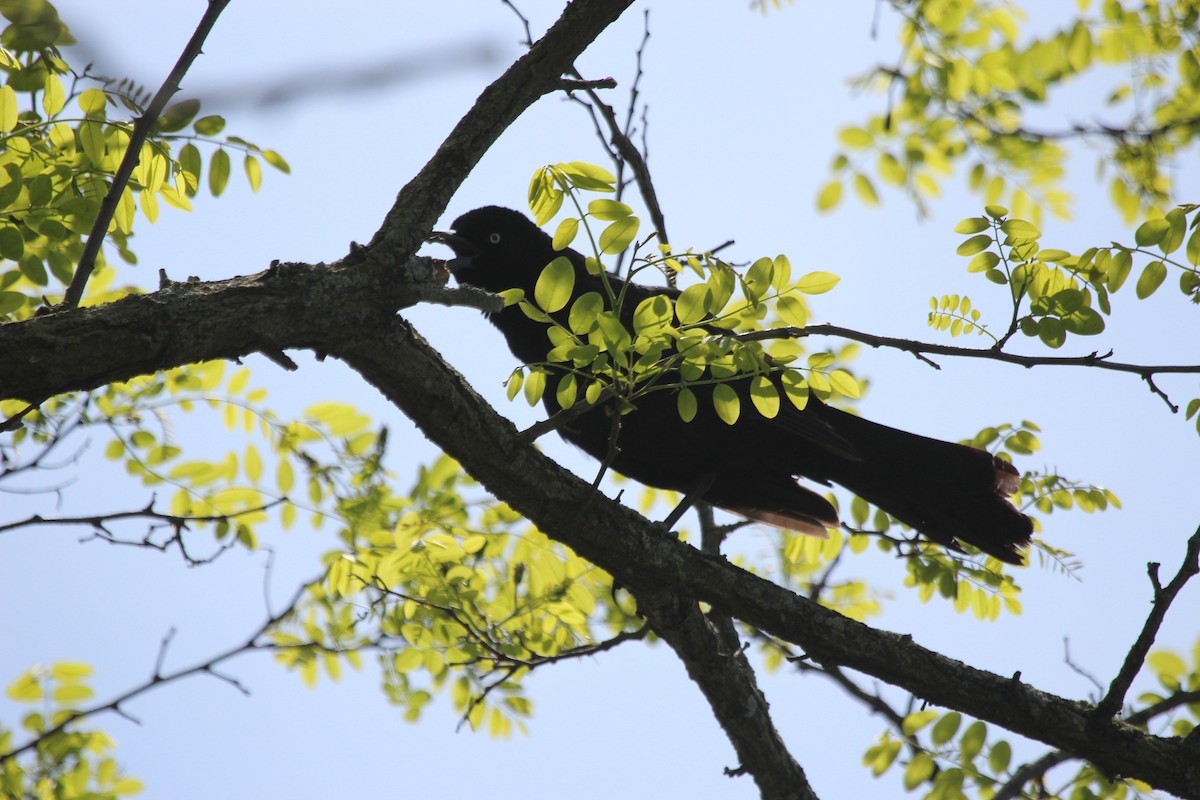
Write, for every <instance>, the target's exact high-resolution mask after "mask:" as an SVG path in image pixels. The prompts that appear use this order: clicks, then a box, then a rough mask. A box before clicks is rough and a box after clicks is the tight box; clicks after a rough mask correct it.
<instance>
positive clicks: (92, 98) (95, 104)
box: [78, 89, 108, 119]
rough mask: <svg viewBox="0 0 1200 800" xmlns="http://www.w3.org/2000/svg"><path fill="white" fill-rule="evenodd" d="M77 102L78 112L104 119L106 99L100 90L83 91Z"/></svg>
mask: <svg viewBox="0 0 1200 800" xmlns="http://www.w3.org/2000/svg"><path fill="white" fill-rule="evenodd" d="M78 102H79V108H80V110H81V111H83V113H84V114H86V115H87V116H89V117H94V118H97V119H104V113H105V109H106V106H107V104H108V98H107V97H106V96H105V94H104V92H103V91H101V90H100V89H84V90H83V92H82V93H81V94H80V95H79V100H78Z"/></svg>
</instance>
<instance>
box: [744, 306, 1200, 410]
mask: <svg viewBox="0 0 1200 800" xmlns="http://www.w3.org/2000/svg"><path fill="white" fill-rule="evenodd" d="M805 336H840V337H842V338H843V339H852V340H854V341H856V342H862V343H863V344H866V345H869V346H871V347H889V348H892V349H895V350H903V351H904V352H906V353H911V354H912V355H913V356H915V357H916V358H918V359H920V360H922V361H925V362H926V363H928V364H930V365H931V366H933V367H935V368H938V369H940V367H938V365H937V364H935V363H934V362H933V361H931V360H929V359H928V358H927V357H926V356H925V355H924V354H925V353H933V354H935V355H944V356H955V357H958V358H983V359H988V360H990V361H1002V362H1004V363H1006V364H1016V365H1017V366H1020V367H1025V368H1026V369H1029V368H1032V367H1043V366H1051V367H1095V368H1097V369H1105V370H1111V371H1113V372H1128V373H1131V374H1134V375H1137V376H1139V377H1140V378H1142V380H1144V381H1146V382H1147V383H1148V384H1150V388H1151V391H1153V392H1154V393H1155V394H1157V395H1159V396H1160V397H1162V398H1163V399H1164V400H1166V401H1167V405H1168V406H1169V407H1170V408H1171V410H1172V411H1174V412H1178V410H1179V407H1178V406H1175V405H1172V404H1171V403H1170V401H1169V400H1168V399H1167V396H1166V394H1164V393H1163V392H1162V391H1161V390H1159V388H1158V387H1157V386H1156V385H1155V384H1154V381H1153V376H1155V375H1161V374H1200V364H1126V363H1123V362H1120V361H1112V360H1110V359H1111V358H1112V355H1113V351H1111V350H1110V351H1108V352H1107V353H1103V354H1101V353H1099V352H1095V351H1094V352H1092V353H1089V354H1088V355H1086V356H1023V355H1018V354H1016V353H1008V352H1005V351H1003V350H996V349H995V348H988V349H980V348H975V347H955V346H954V345H945V344H935V343H933V342H921V341H917V340H916V339H900V338H897V337H894V336H878V335H876V334H873V333H866V332H864V331H858V330H854V329H853V328H845V327H842V326H841V325H825V324H822V325H807V326H805V327H803V328H794V327H783V328H771V329H769V330H764V331H750V332H748V333H740V334H736V335H735V338H737V339H738V340H739V341H743V342H754V341H762V340H765V339H799V338H803V337H805Z"/></svg>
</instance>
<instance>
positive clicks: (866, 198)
mask: <svg viewBox="0 0 1200 800" xmlns="http://www.w3.org/2000/svg"><path fill="white" fill-rule="evenodd" d="M853 185H854V193H855V194H857V195H858V199H859V200H862V201H863V202H864V203H866V204H867V205H869V206H877V205H879V193H878V192H876V191H875V184H873V183H871V179H870V178H868V177H867V176H866V175H864V174H863V173H861V172H860V173H858V174H857V175H855V176H854V184H853Z"/></svg>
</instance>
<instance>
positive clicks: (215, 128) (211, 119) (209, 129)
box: [192, 114, 225, 136]
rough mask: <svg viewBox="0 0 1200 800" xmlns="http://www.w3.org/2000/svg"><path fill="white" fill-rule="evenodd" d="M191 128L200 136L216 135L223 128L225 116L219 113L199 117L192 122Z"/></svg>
mask: <svg viewBox="0 0 1200 800" xmlns="http://www.w3.org/2000/svg"><path fill="white" fill-rule="evenodd" d="M192 130H194V131H195V132H196V133H198V134H200V135H201V136H216V135H217V134H218V133H220V132H221V131H223V130H225V118H224V117H222V116H221V115H219V114H212V115H210V116H207V117H201V118H200V119H198V120H196V121H195V122H194V123H192Z"/></svg>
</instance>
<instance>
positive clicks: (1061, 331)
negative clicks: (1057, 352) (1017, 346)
mask: <svg viewBox="0 0 1200 800" xmlns="http://www.w3.org/2000/svg"><path fill="white" fill-rule="evenodd" d="M1037 335H1038V338H1039V339H1041V340H1042V341H1043V342H1044V343H1045V344H1046V346H1047V347H1053V348H1056V349H1057V348H1059V347H1062V346H1063V343H1064V342H1065V341H1066V340H1067V332H1066V328H1065V327H1064V326H1063V322H1062V320H1061V319H1059V318H1058V317H1042V318H1041V319H1040V320H1038V323H1037Z"/></svg>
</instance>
